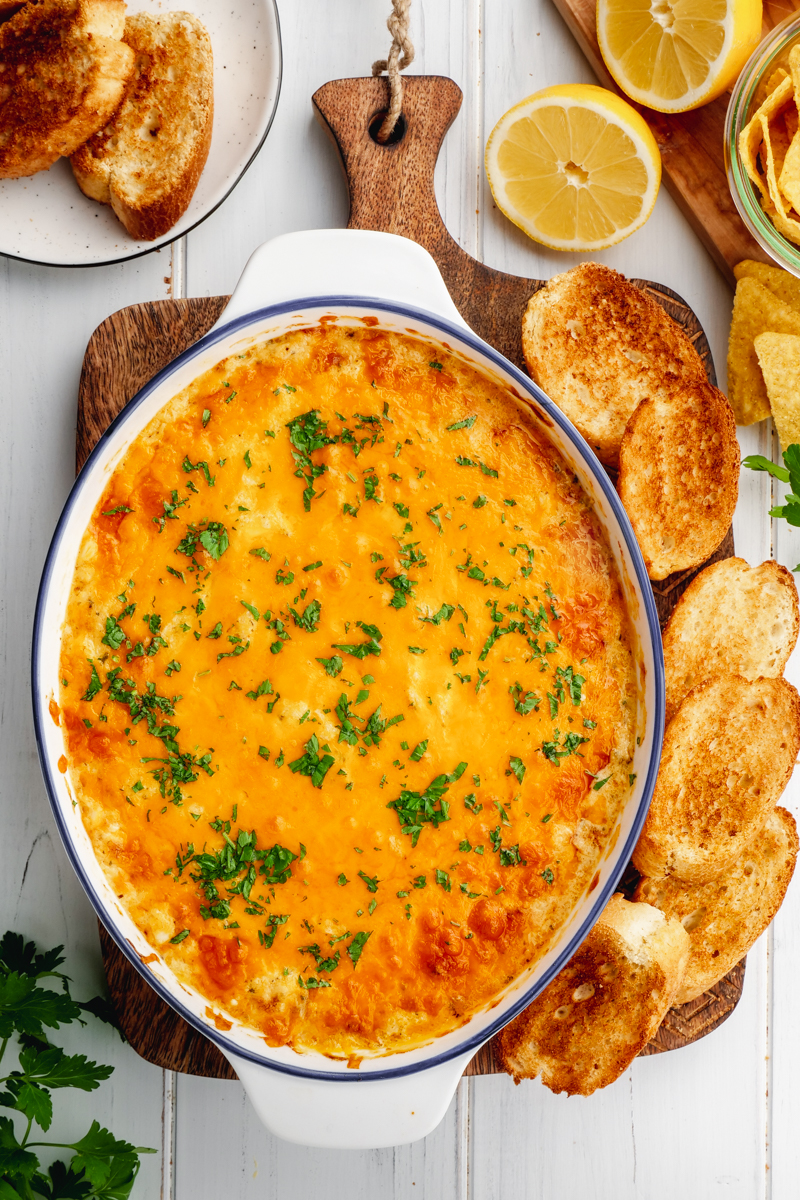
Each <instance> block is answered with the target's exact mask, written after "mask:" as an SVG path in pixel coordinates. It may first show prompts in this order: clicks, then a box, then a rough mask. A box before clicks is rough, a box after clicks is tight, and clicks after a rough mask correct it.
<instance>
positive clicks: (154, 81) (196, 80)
mask: <svg viewBox="0 0 800 1200" xmlns="http://www.w3.org/2000/svg"><path fill="white" fill-rule="evenodd" d="M125 41H126V42H127V43H128V45H129V46H130V47H131V48H132V49H133V50H134V52H135V54H136V73H135V76H134V79H133V80H132V82H131V85H130V87H129V89H128V92H127V94H126V96H125V99H124V100H123V102H122V104H121V105H120V107H119V110H118V111H117V112H116V113H115V114H114V116H113V118H112V119H111V121H110V122H109V123H108V125H107V126H106V128H105V129H103V130H101V131H100V132H99V133H97V134H95V136H94V137H92V138H90V139H89V141H88V142H87V143H86V145H84V146H81V148H80V149H79V150H78V151H77V153H75V154H73V156H72V160H71V161H72V170H73V171H74V173H75V178H76V179H77V181H78V184H79V185H80V188H81V190H82V191H83V192H85V193H86V195H87V196H89V197H90V198H91V199H92V200H99V201H100V203H101V204H110V205H111V207H112V208H113V210H114V212H115V213H116V215H117V216H118V217H119V219H120V221H121V222H122V224H123V225H124V226H125V228H126V229H127V230H128V233H130V234H131V236H132V237H135V238H139V239H141V240H143V241H152V240H153V238H157V237H161V236H162V234H164V233H166V232H167V230H168V229H171V228H172V226H173V225H174V224H175V222H176V221H177V220H179V218H180V217H182V216H183V214H184V213H185V211H186V209H187V208H188V207H189V202H190V201H191V199H192V196H193V195H194V190H195V188H196V187H197V182H198V180H199V178H200V174H201V172H202V170H203V167H204V166H205V163H206V159H207V158H208V151H209V148H210V146H211V127H212V124H213V119H214V66H213V56H212V51H211V42H210V40H209V37H208V34H207V33H206V31H205V29H204V28H203V26H202V25H201V24H200V22H199V21H198V20H197V18H196V17H193V16H191V15H190V14H189V13H185V12H175V13H164V14H163V15H162V16H158V17H151V16H148V15H147V14H146V13H138V14H137V15H136V16H133V17H129V18H128V20H127V21H126V22H125Z"/></svg>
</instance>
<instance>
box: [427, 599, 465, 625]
mask: <svg viewBox="0 0 800 1200" xmlns="http://www.w3.org/2000/svg"><path fill="white" fill-rule="evenodd" d="M455 611H456V610H455V606H454V605H452V604H443V605H442V606H441V608H440V609H439V611H438V612H435V613H434V614H433V616H432V617H420V621H426V622H427V623H428V624H429V625H441V623H442V621H449V620H450V618H451V617H452V615H453V613H454V612H455Z"/></svg>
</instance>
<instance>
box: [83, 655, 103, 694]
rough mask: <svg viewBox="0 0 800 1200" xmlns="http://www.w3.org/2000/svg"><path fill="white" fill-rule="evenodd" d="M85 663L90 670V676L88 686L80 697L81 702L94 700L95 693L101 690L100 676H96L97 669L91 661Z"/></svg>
mask: <svg viewBox="0 0 800 1200" xmlns="http://www.w3.org/2000/svg"><path fill="white" fill-rule="evenodd" d="M87 661H88V663H89V665H90V667H91V668H92V674H91V677H90V679H89V686H88V687H87V689H86V691H85V692H84V693H83V695H82V696H81V700H94V698H95V696H96V695H97V693H98V692H99V691H101V690H102V687H103V685H102V683H101V682H100V676H99V675H98V674H97V669H96V667H95V665H94V663H93V662H92V660H91V659H88V660H87Z"/></svg>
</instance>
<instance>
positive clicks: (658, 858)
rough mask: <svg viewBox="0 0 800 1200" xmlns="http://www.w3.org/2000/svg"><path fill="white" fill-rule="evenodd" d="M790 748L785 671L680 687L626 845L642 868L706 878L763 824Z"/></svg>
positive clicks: (796, 743) (796, 729)
mask: <svg viewBox="0 0 800 1200" xmlns="http://www.w3.org/2000/svg"><path fill="white" fill-rule="evenodd" d="M798 750H800V696H798V694H797V692H796V691H795V689H794V688H793V687H792V686H791V684H789V683H787V682H786V680H785V679H756V680H753V681H752V682H749V681H748V680H746V679H744V678H742V676H741V675H720V676H718V677H717V678H716V679H711V680H708V681H707V682H706V683H702V684H700V686H699V687H696V688H694V689H693V690H692V691H691V692H689V694H688V696H687V697H686V699H685V700H684V701H683V704H682V705H681V706H680V708H679V709H678V711H677V713H676V714H675V716H674V717H673V719H672V720H671V721H670V723H669V725H668V726H667V729H666V732H665V734H664V747H663V750H662V752H661V766H660V767H659V771H658V779H657V781H656V787H655V791H654V793H653V799H652V801H651V802H650V811H649V812H648V814H647V820H646V821H645V823H644V829H643V830H642V835H641V837H640V838H639V841H638V843H637V845H636V848H635V850H634V852H633V864H634V866H635V867H636V869H637V870H638V871H640V872H641V874H642V875H648V876H650V877H651V878H655V879H657V878H660V877H662V876H665V875H675V876H677V877H678V879H682V880H684V881H685V882H687V883H708V882H710V881H711V880H712V879H717V878H718V877H719V876H720V875H722V874H723V873H724V872H725V871H728V870H729V869H730V868H731V867H732V866H733V864H734V862H735V861H736V859H737V858H738V857H739V855H740V854H743V853H744V851H745V850H746V849H747V847H748V846H749V845H750V843H751V842H752V841H753V839H754V838H755V837H756V835H757V834H758V832H759V830H760V829H762V828H763V826H764V823H765V821H766V820H767V817H768V816H769V813H770V812H771V810H772V809H773V807H774V806H775V804H776V803H777V801H778V799H779V798H780V796H781V794H782V792H783V789H784V788H785V787H786V784H787V783H788V781H789V776H790V775H791V773H792V769H793V767H794V764H795V760H796V758H797V753H798Z"/></svg>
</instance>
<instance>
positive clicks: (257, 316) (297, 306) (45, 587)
mask: <svg viewBox="0 0 800 1200" xmlns="http://www.w3.org/2000/svg"><path fill="white" fill-rule="evenodd" d="M337 306H340V307H345V306H349V307H354V308H368V309H370V310H378V311H382V312H387V313H392V314H394V315H396V316H402V317H406V318H411V319H412V320H417V321H424V322H425V323H426V324H427V325H430V326H433V327H434V328H436V329H438V330H439V331H440V332H441V333H443V334H445V335H447V336H449V337H451V338H456V339H457V340H458V341H460V342H461V343H462V344H464V345H466V346H467V347H469V348H470V349H472V350H473V351H475V352H476V353H478V354H480V355H482V356H483V357H484V358H485V359H488V360H489V361H490V362H492V363H493V364H494V365H495V366H497V367H498V368H500V369H501V370H502V371H504V372H505V373H506V374H507V375H509V376H510V377H511V378H512V379H513V380H514V381H515V383H516V384H517V385H518V386H519V387H520V388H521V389H522V391H523V394H524V397H525V398H527V399H528V400H532V401H533V402H534V404H535V405H536V406H538V407H539V408H540V409H541V410H543V412H544V413H545V414H546V416H547V418H549V420H550V421H552V422H553V423H554V424H556V425H557V426H558V427H559V429H560V430H561V432H562V433H563V434H564V435H566V437H567V439H568V440H569V442H570V443H571V444H572V446H573V448H574V450H575V451H576V453H577V455H578V457H579V458H580V459H582V460H583V461H584V463H585V464H586V466H587V468H588V469H589V471H590V472H591V475H592V477H593V479H594V481H595V483H596V484H598V485H599V487H600V490H601V491H602V492H603V494H604V496H605V498H606V500H607V501H608V503H609V504H610V507H611V509H612V511H613V513H614V516H615V518H616V520H617V524H618V528H619V532H620V534H621V535H622V537H623V539H624V541H625V546H626V549H627V551H628V553H629V554H630V556H631V560H632V562H633V566H634V570H635V572H636V582H637V584H638V586H639V591H640V594H641V598H642V601H643V604H644V609H645V615H646V620H647V628H648V631H649V634H650V641H651V644H652V647H653V665H654V668H655V679H654V684H655V711H654V713H653V725H652V730H653V743H652V747H651V751H650V759H649V762H648V766H647V775H646V778H645V782H644V785H643V788H642V795H641V799H640V801H639V808H638V811H637V813H636V816H635V818H634V821H633V824H632V827H631V830H630V833H629V835H628V837H627V839H626V841H625V843H624V845H623V846H622V848H621V849H620V851H619V856H618V858H617V862H616V865H615V866H614V868H613V869H612V871H611V872H610V875H609V878H608V880H607V881H606V883H605V884H604V885H603V887H601V888H598V890H597V895H596V897H595V899H594V901H593V903H592V907H591V910H590V913H589V915H588V917H587V918H586V919H585V920H584V921H583V922H582V924H581V926H580V928H579V929H578V930H577V931H576V933H575V934H574V935H573V936H572V938H570V940H569V942H568V943H567V945H566V946H565V947H564V949H563V950H562V952H561V953H560V954H559V955H558V956H557V957H556V959H555V960H554V961H553V962H552V963H551V964H550V966H549V967H548V969H547V970H546V971H545V972H544V974H543V975H542V977H541V978H540V979H539V980H537V982H536V983H535V984H534V985H533V986H532V987H530V988H529V989H528V990H527V991H526V992H525V993H523V994H522V995H521V996H520V997H518V998H517V1000H516V1001H515V1002H514V1003H513V1004H512V1005H511V1006H510V1007H509V1008H508V1009H504V1010H503V1012H502V1013H501V1014H500V1015H499V1016H498V1017H497V1019H496V1020H494V1021H492V1022H491V1023H490V1024H489V1025H487V1026H484V1027H483V1028H481V1030H480V1031H479V1032H477V1033H474V1034H473V1035H472V1036H471V1037H468V1038H466V1039H465V1040H464V1041H463V1042H460V1043H459V1044H458V1045H456V1046H453V1047H451V1048H450V1049H448V1050H445V1051H442V1052H441V1053H439V1054H435V1055H432V1056H431V1057H430V1058H426V1059H424V1060H422V1061H418V1062H413V1063H406V1064H404V1065H400V1066H397V1067H387V1068H386V1069H385V1070H375V1071H368V1072H365V1073H364V1074H361V1073H360V1072H355V1071H353V1072H347V1073H346V1074H339V1073H338V1072H332V1071H320V1070H315V1069H313V1068H305V1067H295V1066H293V1065H291V1064H288V1063H282V1062H276V1061H274V1060H271V1059H269V1058H267V1057H264V1056H262V1055H261V1054H254V1053H252V1052H251V1051H249V1050H248V1049H247V1048H245V1047H243V1046H241V1045H239V1044H238V1043H237V1042H235V1041H232V1040H230V1039H228V1038H226V1037H225V1036H224V1034H222V1033H220V1032H219V1031H218V1030H216V1029H213V1028H211V1027H209V1026H208V1025H206V1024H205V1023H204V1022H203V1021H200V1020H199V1019H198V1018H197V1017H196V1016H195V1014H194V1013H193V1012H191V1011H190V1010H189V1009H188V1008H186V1007H185V1006H184V1005H183V1004H181V1002H180V1000H179V999H178V997H177V995H175V994H173V993H172V992H171V991H170V990H169V989H168V988H167V987H166V986H165V985H164V984H163V983H162V982H161V980H159V979H158V978H157V977H156V976H155V975H154V974H153V973H152V972H150V971H146V970H145V968H144V966H143V964H142V962H141V960H140V958H139V956H138V954H137V953H136V951H135V950H134V948H133V947H132V946H131V945H130V944H129V943H128V941H127V940H126V939H125V938H124V937H123V936H122V934H121V932H120V931H119V930H117V929H116V927H115V923H114V921H113V920H111V919H110V914H109V913H108V912H107V910H106V906H105V904H104V903H103V901H102V899H101V898H100V896H99V895H98V893H97V892H96V890H95V888H94V886H93V884H92V882H91V880H90V879H89V878H88V876H87V874H86V872H85V871H84V868H83V863H82V859H81V855H80V853H79V852H78V851H77V850H76V848H75V846H74V844H73V842H72V837H71V834H70V831H69V829H68V828H67V826H66V824H65V822H64V821H63V819H62V816H61V812H60V808H59V804H58V799H57V788H56V776H55V771H54V766H53V764H52V763H51V762H50V760H49V758H48V756H47V753H46V750H45V739H44V735H43V728H42V721H43V720H44V708H43V704H44V699H43V697H42V695H41V693H40V689H39V657H40V646H41V630H42V620H43V612H44V607H45V604H46V602H47V598H48V592H49V584H50V579H51V575H52V570H53V562H54V559H55V557H56V555H57V552H58V550H59V548H60V544H61V540H62V537H63V536H64V533H65V530H66V526H67V523H68V521H69V518H70V515H71V512H72V509H73V508H74V506H75V503H76V501H77V499H78V497H79V496H80V494H81V492H82V490H83V487H84V486H85V483H86V481H87V480H88V478H89V476H90V474H91V469H92V466H93V464H94V462H95V461H96V460H97V459H98V458H99V457H101V456H102V454H103V452H104V449H105V445H106V442H107V441H108V440H109V438H111V437H113V436H114V434H115V433H116V432H117V430H118V429H119V428H120V427H121V426H123V425H124V424H125V423H126V422H127V421H128V420H129V419H130V418H131V416H132V415H133V413H134V412H135V411H136V410H137V409H138V408H139V406H140V405H141V404H142V403H144V401H145V400H146V399H147V398H148V397H149V396H150V395H151V394H152V393H153V392H154V391H155V390H156V389H157V388H158V387H160V386H161V384H162V383H163V382H164V381H165V380H166V379H168V378H169V376H170V375H172V374H174V373H175V372H176V371H177V370H178V369H179V368H180V367H182V366H183V365H184V364H185V363H187V362H189V361H190V360H191V359H192V358H195V357H197V356H198V355H200V354H201V353H202V352H203V351H205V350H207V349H209V348H210V347H212V346H214V345H215V344H216V343H218V342H221V341H224V340H226V339H227V338H229V337H230V336H231V334H234V333H236V332H238V331H240V330H243V329H244V328H246V327H247V326H250V325H253V324H255V323H256V322H259V321H262V322H263V321H266V320H269V319H270V318H272V317H279V316H282V315H284V314H286V313H290V312H298V311H304V310H306V309H325V308H335V307H337ZM169 399H171V397H170V398H169ZM169 399H167V400H165V402H164V403H165V404H166V403H169ZM154 415H155V414H154ZM31 671H32V698H33V719H34V728H35V734H36V746H37V750H38V754H39V763H40V766H41V769H42V774H43V776H44V781H45V787H46V789H47V794H48V798H49V800H50V806H51V808H52V810H53V814H54V817H55V820H56V824H57V826H58V830H59V833H60V834H61V839H62V841H63V843H64V847H65V849H66V852H67V856H68V857H69V860H70V862H71V863H72V866H73V868H74V870H75V873H76V874H77V876H78V878H79V880H80V882H81V884H82V886H83V888H84V890H85V892H86V894H87V896H88V897H89V900H90V901H91V904H92V906H93V907H94V909H95V911H96V913H97V915H98V917H99V918H100V920H101V921H102V922H103V925H104V926H105V927H106V929H107V930H108V932H109V934H110V936H111V937H112V938H113V939H114V941H115V943H116V945H117V946H118V948H119V949H120V950H121V952H122V953H123V954H124V955H125V957H126V958H127V959H128V961H129V962H130V963H131V965H132V966H133V967H135V968H136V970H137V971H138V972H139V973H140V974H141V975H142V976H143V977H144V979H145V980H146V981H147V983H148V984H149V985H150V987H152V988H153V990H154V991H155V992H156V993H157V995H158V996H160V998H161V999H162V1000H163V1001H164V1002H165V1003H166V1004H168V1005H169V1006H170V1007H171V1008H173V1009H175V1011H176V1012H177V1013H178V1014H179V1015H180V1016H181V1017H182V1018H183V1019H184V1020H185V1021H187V1022H188V1024H190V1025H191V1026H192V1027H193V1028H194V1029H196V1030H197V1031H198V1032H199V1033H201V1034H202V1035H203V1036H204V1037H207V1038H208V1039H209V1040H210V1041H211V1042H213V1043H214V1044H215V1045H217V1046H218V1047H219V1048H220V1049H222V1050H224V1051H227V1052H228V1053H230V1054H233V1055H235V1056H237V1057H239V1058H243V1059H246V1060H248V1061H250V1062H252V1063H255V1064H257V1065H259V1066H262V1067H268V1068H270V1069H271V1070H275V1071H279V1072H281V1073H283V1074H285V1075H293V1076H297V1077H300V1078H307V1079H320V1080H328V1081H330V1082H334V1083H343V1082H352V1083H359V1082H366V1081H373V1080H374V1081H378V1080H382V1079H385V1080H388V1079H398V1078H400V1077H402V1076H404V1075H411V1074H416V1073H417V1072H419V1071H426V1070H429V1069H430V1068H431V1067H436V1066H440V1065H442V1064H443V1063H446V1062H449V1061H451V1060H452V1059H454V1058H459V1057H461V1056H462V1055H465V1054H467V1053H468V1052H470V1051H476V1050H478V1049H479V1047H480V1046H482V1045H483V1044H484V1043H485V1042H487V1041H488V1040H489V1038H491V1037H492V1036H493V1035H494V1034H495V1033H497V1032H498V1030H500V1029H502V1027H503V1026H504V1025H507V1024H508V1022H509V1021H511V1020H512V1019H513V1018H514V1017H515V1016H517V1015H518V1014H519V1013H520V1012H521V1011H522V1010H523V1009H524V1008H526V1007H527V1005H528V1004H530V1002H531V1001H532V1000H533V999H534V997H535V996H537V995H538V994H539V993H540V992H541V991H542V990H543V989H544V988H545V987H546V986H547V985H548V983H550V982H551V980H552V979H553V978H554V977H555V976H556V975H557V974H558V973H559V971H561V969H562V968H563V967H564V966H565V965H566V963H567V962H568V961H569V959H570V958H571V957H572V956H573V954H574V953H575V951H576V950H577V949H578V947H579V946H580V944H581V942H582V941H583V940H584V939H585V938H586V937H587V935H588V934H589V932H590V931H591V929H592V927H593V926H594V924H595V922H596V921H597V919H598V917H599V916H600V913H601V912H602V910H603V909H604V908H605V906H606V904H607V903H608V901H609V900H610V898H611V896H612V894H613V892H614V891H615V890H616V886H617V884H618V883H619V880H620V879H621V877H622V875H623V873H624V871H625V868H626V867H627V865H628V862H629V860H630V857H631V854H632V853H633V849H634V846H635V845H636V842H637V841H638V838H639V834H640V832H641V829H642V826H643V824H644V821H645V818H646V816H647V810H648V808H649V805H650V799H651V796H652V794H653V789H654V788H655V783H656V776H657V774H658V766H659V761H660V757H661V745H662V740H663V732H664V706H665V701H664V658H663V653H662V648H661V630H660V625H659V620H658V613H657V611H656V606H655V599H654V597H653V591H652V588H651V586H650V580H649V578H648V575H647V571H646V568H645V565H644V560H643V558H642V554H641V551H640V549H639V545H638V543H637V541H636V537H635V535H634V532H633V529H632V528H631V525H630V522H629V520H628V517H627V515H626V513H625V510H624V508H623V507H622V503H621V501H620V499H619V497H618V496H617V493H616V491H615V489H614V486H613V484H612V483H611V480H610V479H609V477H608V475H607V474H606V472H605V470H604V468H603V466H602V465H601V463H600V462H599V460H598V459H597V457H596V456H595V454H594V452H593V451H592V449H591V447H590V446H589V445H588V443H587V442H585V441H584V439H583V438H582V437H581V435H580V434H579V433H578V431H577V430H576V429H575V428H574V426H573V425H572V424H571V423H570V422H569V421H568V420H567V418H566V417H565V416H564V414H563V413H562V412H561V410H560V409H559V408H557V407H556V405H555V404H554V403H553V402H552V401H551V400H550V399H548V397H547V396H546V395H545V393H544V392H543V391H542V390H541V389H540V388H539V387H538V385H537V384H535V383H534V382H533V381H532V380H531V379H530V378H528V376H526V375H524V374H523V373H522V371H520V370H519V368H518V367H515V366H514V364H513V363H511V362H509V360H508V359H506V358H504V357H503V355H502V354H500V353H499V352H498V351H497V350H495V349H494V347H492V346H490V345H489V344H488V343H487V342H484V341H482V340H481V339H480V338H479V337H477V335H476V334H474V333H473V332H472V331H471V330H470V329H468V328H467V327H464V328H461V327H459V326H457V325H456V324H455V323H453V322H450V321H447V320H446V319H445V318H443V317H440V316H438V315H437V314H436V313H432V312H427V311H426V310H424V309H420V308H414V307H412V306H410V305H405V304H393V303H391V302H390V301H387V300H378V299H373V298H371V297H369V296H311V297H300V298H298V299H295V300H291V301H282V302H281V303H280V304H274V305H270V306H268V307H265V308H260V309H256V310H254V311H252V312H249V313H245V314H243V315H242V316H240V317H237V318H235V319H234V320H233V321H230V322H228V323H227V324H225V325H222V326H220V327H218V328H215V329H213V330H211V331H210V332H209V333H207V334H206V335H205V336H204V337H202V338H200V340H199V341H197V342H195V343H194V345H192V346H190V347H189V348H188V349H187V350H184V351H183V353H181V354H179V355H178V357H177V358H176V359H174V360H173V361H172V362H171V363H169V364H168V365H167V366H166V367H164V368H163V369H162V370H161V371H159V372H158V374H157V375H156V376H154V378H153V379H151V380H150V381H149V383H147V384H145V386H144V387H143V388H142V390H141V391H140V392H138V393H137V395H136V396H134V397H133V399H132V400H130V401H129V403H128V404H127V405H126V406H125V408H124V409H123V410H122V411H121V412H120V413H119V414H118V415H117V416H116V417H115V418H114V420H113V421H112V422H111V424H110V425H109V426H108V428H107V429H106V430H105V432H104V433H103V434H102V435H101V436H100V438H99V439H98V441H97V444H96V445H95V447H94V449H93V450H92V452H91V454H90V455H89V457H88V458H87V460H86V462H85V463H84V466H83V467H82V469H81V472H80V474H79V475H78V477H77V479H76V480H75V483H74V484H73V486H72V489H71V491H70V493H69V496H68V497H67V500H66V502H65V504H64V508H63V510H62V512H61V516H60V517H59V520H58V524H57V525H56V529H55V532H54V534H53V538H52V540H51V543H50V546H49V548H48V551H47V557H46V559H45V564H44V568H43V571H42V579H41V583H40V585H39V592H38V595H37V598H36V611H35V615H34V627H33V645H32V652H31ZM648 724H649V722H648ZM500 1004H502V1000H501V1001H500ZM475 1015H476V1016H477V1015H479V1014H475ZM372 1061H375V1060H372Z"/></svg>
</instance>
